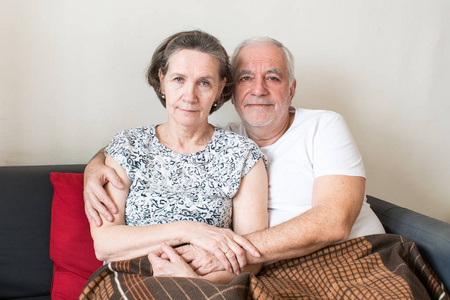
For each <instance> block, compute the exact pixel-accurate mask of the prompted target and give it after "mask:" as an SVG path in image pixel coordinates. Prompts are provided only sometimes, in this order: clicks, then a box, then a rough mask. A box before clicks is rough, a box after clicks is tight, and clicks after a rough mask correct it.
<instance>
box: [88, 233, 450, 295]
mask: <svg viewBox="0 0 450 300" xmlns="http://www.w3.org/2000/svg"><path fill="white" fill-rule="evenodd" d="M80 299H440V300H443V299H449V296H448V294H447V292H446V291H445V289H444V287H443V285H442V283H441V282H440V281H439V279H437V278H436V276H435V275H434V273H433V271H432V270H431V269H430V268H429V267H428V265H427V264H426V263H425V262H424V261H423V259H422V257H421V255H420V254H419V251H418V250H417V247H416V246H415V244H414V243H413V242H411V241H409V240H407V239H405V238H403V237H401V236H398V235H390V234H383V235H373V236H367V237H361V238H357V239H353V240H349V241H347V242H344V243H340V244H335V245H332V246H329V247H326V248H324V249H322V250H319V251H317V252H315V253H312V254H310V255H307V256H304V257H301V258H296V259H290V260H285V261H280V262H276V263H274V264H271V265H269V266H266V267H264V268H263V269H262V270H261V272H260V273H259V274H258V276H256V277H255V276H253V275H251V274H248V273H246V274H242V275H240V276H238V277H236V278H235V280H233V281H232V282H231V283H230V284H226V285H225V284H217V283H212V282H209V281H206V280H200V279H193V278H181V277H177V278H173V277H152V271H151V266H150V263H149V261H148V259H147V257H141V258H137V259H133V260H130V261H123V262H116V263H111V264H108V265H105V266H103V267H101V268H100V269H99V270H97V271H96V272H95V273H94V274H93V275H92V276H91V278H90V279H89V281H88V283H87V284H86V287H85V288H84V290H83V292H82V294H81V296H80Z"/></svg>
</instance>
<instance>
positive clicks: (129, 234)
mask: <svg viewBox="0 0 450 300" xmlns="http://www.w3.org/2000/svg"><path fill="white" fill-rule="evenodd" d="M105 162H106V165H107V166H109V167H111V168H113V169H114V170H115V171H116V173H117V174H118V176H119V177H120V179H121V180H122V181H123V182H124V184H125V189H118V188H116V187H115V186H114V185H113V184H111V183H107V184H106V186H105V188H106V190H107V192H108V194H109V196H110V197H111V199H112V200H113V201H114V202H115V203H116V205H117V207H118V212H117V213H116V214H115V215H114V220H113V221H112V222H109V221H107V220H106V219H104V218H103V216H101V217H102V219H103V220H102V221H103V226H101V227H97V226H96V225H95V224H94V223H93V222H92V223H91V224H90V226H91V234H92V237H93V239H94V248H95V252H96V255H97V258H98V259H100V260H105V261H117V260H125V259H131V258H135V257H139V256H144V255H147V254H148V253H150V252H153V251H155V250H157V249H159V247H160V244H161V243H162V242H165V243H167V244H168V245H170V246H178V245H181V244H184V243H192V244H194V245H196V246H198V247H200V248H203V249H205V250H207V251H208V252H210V253H211V254H213V255H214V256H216V257H217V258H218V259H219V260H220V261H221V262H222V263H223V264H224V265H225V266H226V268H227V270H229V271H236V272H237V270H239V267H236V268H235V267H233V266H235V265H236V264H237V258H236V257H226V256H225V255H224V253H223V252H224V251H225V249H228V248H232V249H240V247H243V248H244V249H246V250H248V251H250V252H251V253H253V255H258V254H259V253H258V251H257V249H256V248H255V247H253V245H252V244H251V243H249V242H248V241H247V240H246V239H245V238H243V237H241V236H239V235H237V234H235V233H233V232H232V231H230V230H225V229H220V228H216V227H213V226H210V225H207V224H204V223H199V222H191V221H179V222H173V223H167V224H161V225H151V226H127V225H125V204H126V201H127V197H128V193H129V189H130V186H131V181H130V179H129V178H128V176H127V174H126V171H125V170H124V169H123V168H122V167H121V166H120V165H119V164H118V163H117V162H116V161H115V160H114V159H113V158H112V157H111V156H109V155H108V156H107V157H106V161H105ZM240 259H241V260H242V258H240ZM244 260H245V259H244Z"/></svg>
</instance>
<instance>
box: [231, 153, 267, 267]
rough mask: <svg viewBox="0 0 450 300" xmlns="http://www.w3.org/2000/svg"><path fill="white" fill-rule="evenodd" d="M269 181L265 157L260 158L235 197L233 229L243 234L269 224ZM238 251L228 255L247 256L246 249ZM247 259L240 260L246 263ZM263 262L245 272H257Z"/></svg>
mask: <svg viewBox="0 0 450 300" xmlns="http://www.w3.org/2000/svg"><path fill="white" fill-rule="evenodd" d="M268 185H269V183H268V178H267V171H266V168H265V165H264V161H263V159H260V160H259V161H258V162H257V163H256V164H255V165H254V166H253V168H252V169H251V170H250V172H248V173H247V175H246V176H244V178H242V180H241V185H240V187H239V190H238V192H237V194H236V195H235V197H234V198H233V231H234V232H235V233H236V234H239V235H241V236H243V235H246V234H249V233H252V232H256V231H260V230H264V229H266V228H267V227H268V226H269V217H268V212H267V205H268V204H267V203H268V198H269V186H268ZM238 251H239V252H238V253H234V251H229V252H228V253H227V257H229V256H233V255H237V256H238V257H240V256H241V255H242V256H244V257H245V250H244V249H242V248H240V249H239V250H238ZM244 263H245V264H246V261H244V262H240V265H245V264H244ZM261 266H262V264H255V265H248V266H246V267H245V268H244V270H241V271H245V272H252V273H253V274H255V275H256V274H257V273H258V272H259V270H260V269H261Z"/></svg>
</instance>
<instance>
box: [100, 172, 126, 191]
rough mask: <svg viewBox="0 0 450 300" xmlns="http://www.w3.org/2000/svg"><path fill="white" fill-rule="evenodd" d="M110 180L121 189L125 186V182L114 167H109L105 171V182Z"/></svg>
mask: <svg viewBox="0 0 450 300" xmlns="http://www.w3.org/2000/svg"><path fill="white" fill-rule="evenodd" d="M108 181H109V182H110V183H111V184H112V185H113V186H115V187H116V188H118V189H119V190H122V189H124V188H125V184H124V183H123V181H122V179H120V177H119V175H117V173H116V171H115V170H114V169H113V168H108V169H107V170H106V172H105V182H108Z"/></svg>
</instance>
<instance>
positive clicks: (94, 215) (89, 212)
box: [84, 201, 103, 227]
mask: <svg viewBox="0 0 450 300" xmlns="http://www.w3.org/2000/svg"><path fill="white" fill-rule="evenodd" d="M84 210H85V213H86V217H87V218H88V220H89V223H92V222H94V223H95V225H97V227H100V226H102V223H103V222H102V218H100V215H99V214H98V212H97V211H96V210H95V209H94V208H93V207H92V205H91V203H89V202H88V201H86V202H85V203H84Z"/></svg>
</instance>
